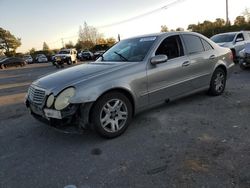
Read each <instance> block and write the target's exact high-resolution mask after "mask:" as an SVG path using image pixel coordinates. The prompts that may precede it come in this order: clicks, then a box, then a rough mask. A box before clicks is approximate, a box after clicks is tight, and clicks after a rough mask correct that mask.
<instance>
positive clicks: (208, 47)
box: [201, 39, 214, 51]
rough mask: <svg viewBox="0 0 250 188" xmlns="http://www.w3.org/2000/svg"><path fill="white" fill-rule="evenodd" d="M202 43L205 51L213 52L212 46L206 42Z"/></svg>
mask: <svg viewBox="0 0 250 188" xmlns="http://www.w3.org/2000/svg"><path fill="white" fill-rule="evenodd" d="M201 42H202V44H203V47H204V50H205V51H209V50H213V49H214V48H213V47H212V46H211V44H209V43H208V42H207V41H206V40H204V39H201Z"/></svg>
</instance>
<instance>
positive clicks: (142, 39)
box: [140, 37, 156, 42]
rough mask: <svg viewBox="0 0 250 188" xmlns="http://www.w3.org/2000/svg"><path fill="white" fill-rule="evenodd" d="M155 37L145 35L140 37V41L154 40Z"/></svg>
mask: <svg viewBox="0 0 250 188" xmlns="http://www.w3.org/2000/svg"><path fill="white" fill-rule="evenodd" d="M155 39H156V37H146V38H141V39H140V42H148V41H154V40H155Z"/></svg>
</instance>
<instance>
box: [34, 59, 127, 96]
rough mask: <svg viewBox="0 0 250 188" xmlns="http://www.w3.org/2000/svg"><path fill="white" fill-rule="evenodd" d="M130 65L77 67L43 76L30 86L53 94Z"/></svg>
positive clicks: (112, 64) (110, 64) (98, 64)
mask: <svg viewBox="0 0 250 188" xmlns="http://www.w3.org/2000/svg"><path fill="white" fill-rule="evenodd" d="M126 64H130V63H121V62H119V63H113V62H105V63H89V64H82V65H77V66H74V67H71V68H68V69H65V70H62V71H58V72H55V73H52V74H49V75H47V76H44V77H42V78H40V79H38V80H36V81H34V82H33V83H32V84H33V85H36V86H38V87H41V88H43V89H45V90H47V91H48V92H54V93H55V94H56V93H58V92H60V91H61V90H62V89H64V88H66V87H69V86H74V85H75V84H77V83H79V82H82V81H86V80H89V79H91V78H94V77H97V76H100V75H102V74H105V73H109V72H112V71H114V70H117V69H120V68H122V67H124V66H127V65H126Z"/></svg>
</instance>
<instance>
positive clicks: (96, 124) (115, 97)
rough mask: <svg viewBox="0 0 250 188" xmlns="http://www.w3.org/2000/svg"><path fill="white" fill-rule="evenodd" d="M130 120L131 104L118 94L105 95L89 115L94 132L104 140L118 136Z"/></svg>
mask: <svg viewBox="0 0 250 188" xmlns="http://www.w3.org/2000/svg"><path fill="white" fill-rule="evenodd" d="M131 120H132V105H131V102H130V101H129V99H128V98H127V97H126V96H125V95H123V94H122V93H119V92H111V93H107V94H105V95H104V96H102V97H101V98H100V99H98V100H97V101H96V103H95V104H94V106H93V108H92V110H91V114H90V121H91V123H92V124H93V128H94V130H95V131H96V132H97V133H98V134H99V135H100V136H102V137H105V138H115V137H118V136H120V135H121V134H122V133H123V132H124V131H125V130H126V129H127V127H128V126H129V124H130V122H131Z"/></svg>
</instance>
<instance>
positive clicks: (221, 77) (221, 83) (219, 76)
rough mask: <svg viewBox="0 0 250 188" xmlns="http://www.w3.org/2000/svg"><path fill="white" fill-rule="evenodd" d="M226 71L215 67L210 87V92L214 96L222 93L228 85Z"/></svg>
mask: <svg viewBox="0 0 250 188" xmlns="http://www.w3.org/2000/svg"><path fill="white" fill-rule="evenodd" d="M226 81H227V77H226V72H225V71H224V70H223V69H222V68H217V69H215V71H214V73H213V76H212V79H211V82H210V88H209V94H210V95H212V96H218V95H221V94H222V93H223V92H224V90H225V87H226Z"/></svg>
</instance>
